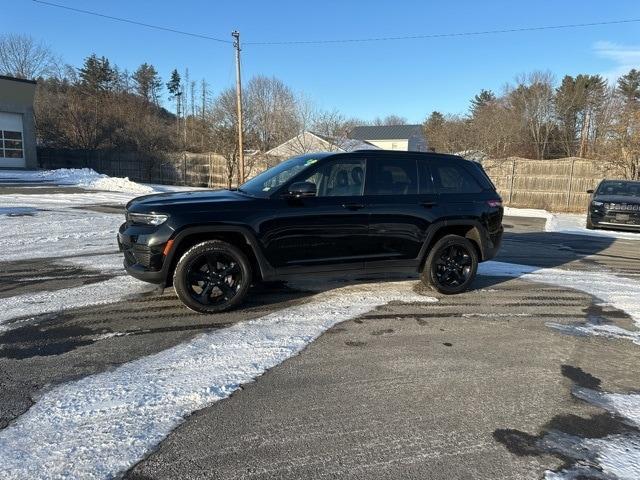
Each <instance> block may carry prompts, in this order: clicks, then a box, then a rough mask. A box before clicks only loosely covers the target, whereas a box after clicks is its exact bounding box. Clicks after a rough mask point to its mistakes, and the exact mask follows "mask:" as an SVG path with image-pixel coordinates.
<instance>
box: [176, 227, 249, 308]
mask: <svg viewBox="0 0 640 480" xmlns="http://www.w3.org/2000/svg"><path fill="white" fill-rule="evenodd" d="M250 283H251V265H250V263H249V260H248V259H247V256H246V255H245V254H244V253H243V252H242V251H241V250H240V249H239V248H237V247H235V246H234V245H231V244H229V243H227V242H223V241H221V240H209V241H206V242H202V243H199V244H197V245H194V246H193V247H191V248H190V249H189V250H187V251H186V252H185V253H184V255H182V257H181V258H180V260H179V261H178V264H177V265H176V269H175V272H174V274H173V285H174V287H175V289H176V293H177V294H178V297H179V298H180V300H182V303H184V304H185V305H186V306H187V307H189V308H190V309H191V310H195V311H196V312H199V313H219V312H224V311H226V310H229V309H231V308H233V307H235V306H236V305H238V304H240V303H241V302H242V300H243V299H244V297H245V296H246V294H247V290H248V289H249V285H250Z"/></svg>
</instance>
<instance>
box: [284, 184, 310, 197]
mask: <svg viewBox="0 0 640 480" xmlns="http://www.w3.org/2000/svg"><path fill="white" fill-rule="evenodd" d="M316 193H317V189H316V184H315V183H312V182H296V183H292V184H291V185H289V196H291V197H293V198H302V197H315V196H316Z"/></svg>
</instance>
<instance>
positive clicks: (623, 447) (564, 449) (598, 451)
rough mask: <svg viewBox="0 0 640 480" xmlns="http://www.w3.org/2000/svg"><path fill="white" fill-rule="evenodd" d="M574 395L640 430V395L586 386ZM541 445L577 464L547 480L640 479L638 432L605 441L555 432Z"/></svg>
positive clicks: (547, 473) (606, 438) (604, 438)
mask: <svg viewBox="0 0 640 480" xmlns="http://www.w3.org/2000/svg"><path fill="white" fill-rule="evenodd" d="M572 394H573V395H574V396H575V397H576V398H579V399H580V400H583V401H585V402H587V403H590V404H591V405H595V406H596V407H599V408H602V409H604V410H606V411H607V412H609V413H610V414H612V415H615V416H616V417H617V418H619V419H620V420H621V421H622V422H624V423H626V424H627V425H629V426H631V427H634V428H636V429H637V428H640V394H638V393H608V392H603V391H600V390H593V389H590V388H583V387H576V388H574V389H573V391H572ZM538 445H539V446H540V447H541V448H542V449H544V450H546V451H550V452H554V453H559V454H561V455H563V456H564V457H568V458H571V459H573V460H575V461H576V465H575V466H572V467H570V468H568V469H564V470H561V471H559V472H551V471H548V472H546V473H545V478H546V479H547V480H574V479H575V480H577V479H579V478H602V479H620V480H637V479H638V478H640V433H638V431H637V430H635V431H630V432H625V433H620V434H615V435H607V436H605V437H602V438H581V437H578V436H575V435H570V434H567V433H564V432H559V431H552V432H549V433H548V434H546V435H544V436H543V437H542V439H541V440H540V441H538Z"/></svg>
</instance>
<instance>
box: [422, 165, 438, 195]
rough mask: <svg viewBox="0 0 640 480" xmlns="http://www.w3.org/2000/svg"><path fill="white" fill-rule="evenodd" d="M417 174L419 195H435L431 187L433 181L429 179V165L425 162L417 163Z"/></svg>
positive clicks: (434, 190) (433, 188)
mask: <svg viewBox="0 0 640 480" xmlns="http://www.w3.org/2000/svg"><path fill="white" fill-rule="evenodd" d="M418 174H419V175H420V193H421V194H423V195H424V194H430V193H436V189H435V187H434V186H433V180H432V178H431V169H430V168H429V163H428V162H425V161H419V162H418Z"/></svg>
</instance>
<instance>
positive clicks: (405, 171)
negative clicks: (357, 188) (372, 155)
mask: <svg viewBox="0 0 640 480" xmlns="http://www.w3.org/2000/svg"><path fill="white" fill-rule="evenodd" d="M367 171H368V175H367V191H366V193H367V195H415V194H416V193H417V191H418V170H417V165H416V161H415V159H412V158H376V159H370V160H369V163H368V165H367Z"/></svg>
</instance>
